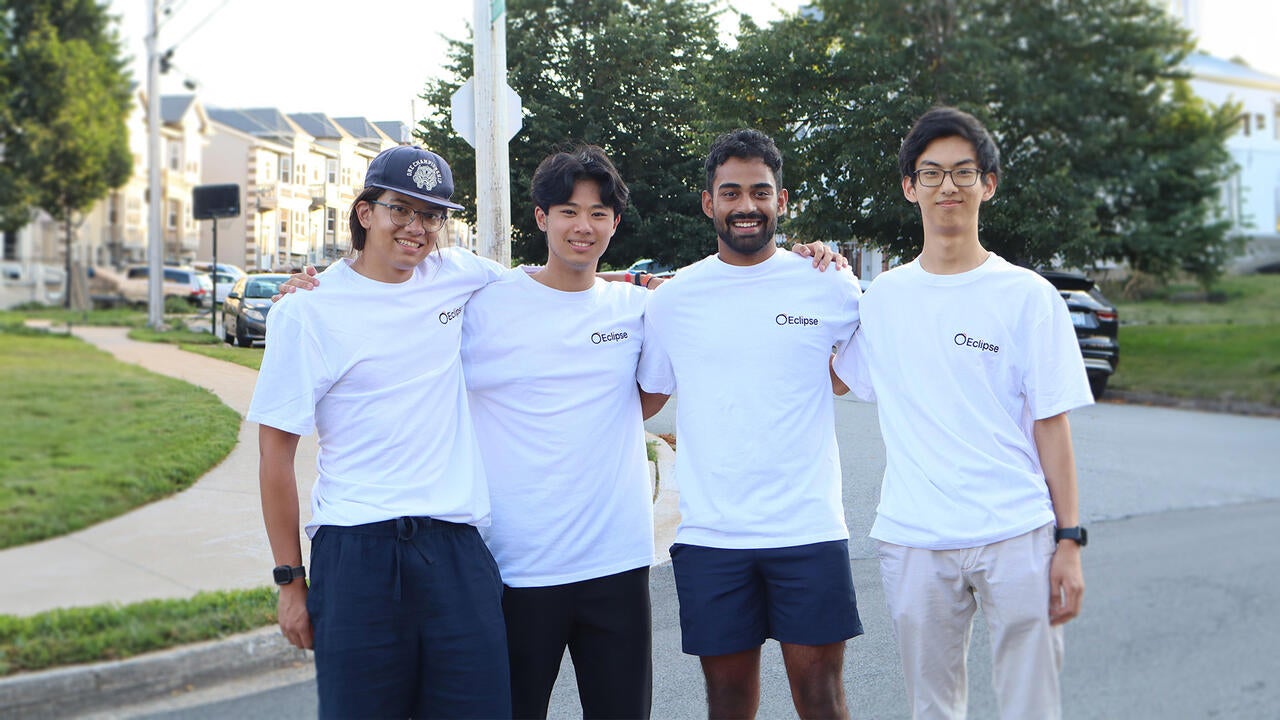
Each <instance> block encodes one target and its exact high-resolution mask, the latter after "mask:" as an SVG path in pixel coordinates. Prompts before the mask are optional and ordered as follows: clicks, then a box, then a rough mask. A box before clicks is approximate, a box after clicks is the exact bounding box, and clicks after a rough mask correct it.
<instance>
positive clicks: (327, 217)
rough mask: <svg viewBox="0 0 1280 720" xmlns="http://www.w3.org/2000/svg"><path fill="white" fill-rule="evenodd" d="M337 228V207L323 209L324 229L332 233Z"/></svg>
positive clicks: (327, 232) (329, 233)
mask: <svg viewBox="0 0 1280 720" xmlns="http://www.w3.org/2000/svg"><path fill="white" fill-rule="evenodd" d="M337 229H338V208H325V209H324V231H325V233H326V234H328V235H332V234H333V233H334V231H336V230H337Z"/></svg>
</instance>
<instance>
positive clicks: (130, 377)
mask: <svg viewBox="0 0 1280 720" xmlns="http://www.w3.org/2000/svg"><path fill="white" fill-rule="evenodd" d="M0 407H3V408H5V412H3V413H0V437H3V438H5V443H4V450H3V452H0V548H5V547H11V546H14V545H20V544H24V543H29V542H34V541H36V540H42V539H45V538H50V537H55V536H58V535H63V534H66V533H69V532H72V531H74V530H78V529H80V528H83V527H86V526H88V525H91V524H93V523H95V522H99V521H101V520H105V519H107V518H111V517H114V516H116V515H119V514H121V513H124V512H126V511H128V510H130V509H132V508H135V507H137V506H139V505H142V504H144V503H147V502H151V501H152V500H156V499H159V498H162V497H165V496H167V495H171V494H173V493H175V492H177V491H179V490H182V489H185V488H187V487H189V486H190V485H191V483H192V482H194V481H195V480H196V479H197V478H198V477H200V475H201V474H203V473H204V472H205V471H206V470H208V469H209V468H210V467H212V466H214V465H215V464H217V463H218V462H219V461H221V460H222V459H223V458H224V457H226V455H227V453H229V452H231V449H232V448H233V447H234V446H235V443H236V438H237V434H238V430H239V426H240V417H239V415H238V414H237V413H236V412H235V411H234V410H232V409H231V408H228V407H227V406H225V405H223V404H222V403H221V402H220V401H219V400H218V398H217V397H215V396H214V395H213V394H212V393H210V392H208V391H207V390H204V389H202V388H198V387H195V386H193V385H189V384H187V383H185V382H182V381H179V380H175V379H172V378H168V377H163V376H159V375H155V374H153V373H149V372H146V371H145V370H142V369H141V368H138V367H135V366H132V365H128V364H125V363H121V362H118V361H116V360H115V359H114V358H112V357H111V356H110V355H108V354H107V353H104V352H102V351H100V350H98V349H96V348H94V347H92V346H90V345H88V344H87V343H85V342H83V341H81V340H80V339H78V338H75V337H73V336H67V335H62V334H45V333H34V332H22V331H15V330H14V329H13V328H7V329H4V330H0Z"/></svg>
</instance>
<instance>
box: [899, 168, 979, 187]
mask: <svg viewBox="0 0 1280 720" xmlns="http://www.w3.org/2000/svg"><path fill="white" fill-rule="evenodd" d="M912 174H913V175H915V178H916V182H918V183H920V184H921V185H923V186H925V187H938V186H939V185H941V184H942V181H943V180H945V179H946V177H947V176H948V175H950V176H951V182H953V183H955V184H956V187H972V186H974V185H977V184H978V178H980V177H982V170H981V169H979V168H956V169H954V170H941V169H939V168H921V169H919V170H917V171H915V172H914V173H912Z"/></svg>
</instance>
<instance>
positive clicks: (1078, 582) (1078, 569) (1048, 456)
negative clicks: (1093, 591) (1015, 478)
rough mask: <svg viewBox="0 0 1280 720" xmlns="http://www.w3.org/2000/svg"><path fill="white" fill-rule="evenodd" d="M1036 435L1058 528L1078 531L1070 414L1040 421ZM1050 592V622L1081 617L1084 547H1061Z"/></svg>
mask: <svg viewBox="0 0 1280 720" xmlns="http://www.w3.org/2000/svg"><path fill="white" fill-rule="evenodd" d="M1033 432H1034V434H1035V439H1036V447H1037V448H1038V449H1039V452H1040V466H1041V467H1042V468H1043V469H1044V479H1045V482H1046V484H1048V486H1049V499H1050V501H1051V502H1052V503H1053V514H1054V517H1055V518H1056V520H1057V523H1058V527H1060V528H1065V527H1075V526H1077V525H1079V524H1080V500H1079V490H1078V488H1077V486H1076V458H1075V450H1074V449H1073V448H1072V445H1071V423H1070V422H1068V420H1067V414H1066V413H1061V414H1058V415H1054V416H1053V417H1049V418H1045V419H1043V420H1036V422H1035V429H1034V430H1033ZM1049 591H1050V597H1049V620H1050V622H1052V623H1053V624H1054V625H1061V624H1062V623H1065V622H1067V621H1069V620H1071V619H1072V618H1074V617H1075V616H1077V615H1079V614H1080V605H1081V603H1082V601H1083V600H1084V569H1083V567H1082V566H1081V562H1080V546H1079V545H1077V544H1075V543H1074V542H1072V541H1070V540H1065V541H1063V542H1060V543H1058V549H1057V550H1056V551H1055V552H1054V553H1053V562H1052V565H1050V569H1049Z"/></svg>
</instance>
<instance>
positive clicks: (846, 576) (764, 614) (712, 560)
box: [671, 540, 862, 656]
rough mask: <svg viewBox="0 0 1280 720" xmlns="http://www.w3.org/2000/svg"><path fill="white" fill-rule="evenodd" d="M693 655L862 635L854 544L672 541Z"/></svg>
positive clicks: (687, 647)
mask: <svg viewBox="0 0 1280 720" xmlns="http://www.w3.org/2000/svg"><path fill="white" fill-rule="evenodd" d="M671 565H672V568H673V569H674V570H675V576H676V594H677V595H678V596H679V598H680V635H681V642H682V647H683V649H684V651H685V653H687V654H689V655H700V656H712V655H727V654H729V653H736V652H742V651H743V650H749V649H751V648H754V647H759V646H760V645H762V644H763V643H764V641H765V639H766V638H773V639H775V640H777V641H778V642H784V643H792V644H795V645H827V644H829V643H834V642H842V641H844V640H848V639H849V638H851V637H856V636H858V635H861V634H862V621H861V620H859V618H858V601H857V598H856V597H854V593H853V574H852V572H851V571H850V568H849V541H848V540H833V541H831V542H822V543H814V544H812V545H796V546H793V547H781V548H760V549H745V550H737V549H727V548H712V547H702V546H699V545H682V544H679V543H677V544H675V545H672V546H671Z"/></svg>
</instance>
